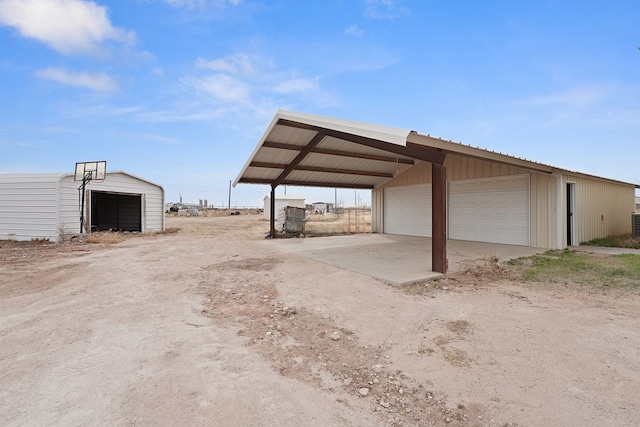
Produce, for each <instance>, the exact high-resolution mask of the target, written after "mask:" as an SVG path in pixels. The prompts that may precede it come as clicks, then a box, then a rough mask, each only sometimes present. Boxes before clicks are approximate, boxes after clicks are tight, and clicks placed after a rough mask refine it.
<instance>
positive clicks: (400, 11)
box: [364, 0, 411, 19]
mask: <svg viewBox="0 0 640 427" xmlns="http://www.w3.org/2000/svg"><path fill="white" fill-rule="evenodd" d="M364 3H365V5H366V7H365V15H366V16H367V17H369V18H374V19H396V18H402V17H403V16H408V15H410V14H411V11H410V10H409V9H408V8H406V7H404V6H399V5H397V3H398V1H397V0H365V1H364Z"/></svg>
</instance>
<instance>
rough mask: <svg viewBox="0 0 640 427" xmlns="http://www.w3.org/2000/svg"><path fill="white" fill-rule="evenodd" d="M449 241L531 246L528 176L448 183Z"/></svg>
mask: <svg viewBox="0 0 640 427" xmlns="http://www.w3.org/2000/svg"><path fill="white" fill-rule="evenodd" d="M449 238H450V239H459V240H471V241H476V242H492V243H504V244H512V245H524V246H529V176H528V175H512V176H509V177H499V178H486V179H479V180H475V179H474V180H465V181H451V182H449Z"/></svg>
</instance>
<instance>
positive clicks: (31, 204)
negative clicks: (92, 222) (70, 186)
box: [0, 174, 60, 241]
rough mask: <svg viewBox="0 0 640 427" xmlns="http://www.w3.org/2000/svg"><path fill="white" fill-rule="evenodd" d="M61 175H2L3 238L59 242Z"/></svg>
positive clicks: (0, 227)
mask: <svg viewBox="0 0 640 427" xmlns="http://www.w3.org/2000/svg"><path fill="white" fill-rule="evenodd" d="M59 178H60V175H59V174H11V175H0V239H11V240H31V239H49V240H51V241H57V237H58V230H57V223H56V216H57V204H56V191H57V186H58V179H59Z"/></svg>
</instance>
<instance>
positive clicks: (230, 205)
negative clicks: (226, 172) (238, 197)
mask: <svg viewBox="0 0 640 427" xmlns="http://www.w3.org/2000/svg"><path fill="white" fill-rule="evenodd" d="M229 209H231V180H229Z"/></svg>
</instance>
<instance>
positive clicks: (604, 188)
mask: <svg viewBox="0 0 640 427" xmlns="http://www.w3.org/2000/svg"><path fill="white" fill-rule="evenodd" d="M445 166H446V168H447V181H457V180H461V179H472V178H489V177H497V176H507V175H518V174H522V173H528V174H529V176H530V181H529V182H530V188H529V190H530V205H529V206H530V217H529V218H530V221H531V227H530V233H531V236H530V244H531V246H533V247H539V248H553V249H559V248H564V247H566V244H567V237H566V236H567V221H566V215H567V214H566V193H565V191H566V183H567V182H572V183H575V193H576V194H575V199H576V201H575V203H576V207H575V210H576V212H575V215H576V216H575V221H576V229H575V238H576V240H577V242H584V241H587V240H591V239H594V238H597V237H606V236H609V235H619V234H625V233H630V232H631V213H632V212H633V211H634V210H635V204H634V202H635V188H634V187H633V186H631V185H625V184H620V183H614V182H609V181H606V180H602V179H597V178H587V177H581V176H577V175H560V174H554V175H549V174H546V173H538V172H531V171H527V170H525V169H521V168H517V167H512V166H507V165H504V164H500V163H496V162H491V161H486V160H480V159H474V158H469V157H464V156H459V155H453V154H449V155H447V159H446V161H445ZM429 182H431V164H430V163H427V162H420V163H418V164H417V165H415V166H414V167H412V168H411V169H409V170H407V171H405V172H404V173H402V174H400V175H398V176H397V177H396V178H394V179H393V180H391V181H390V182H388V183H386V184H385V185H384V186H382V187H380V188H377V189H375V190H373V193H372V206H373V218H372V231H373V232H374V233H381V232H383V207H384V189H385V188H389V187H397V186H406V185H417V184H424V183H429Z"/></svg>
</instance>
